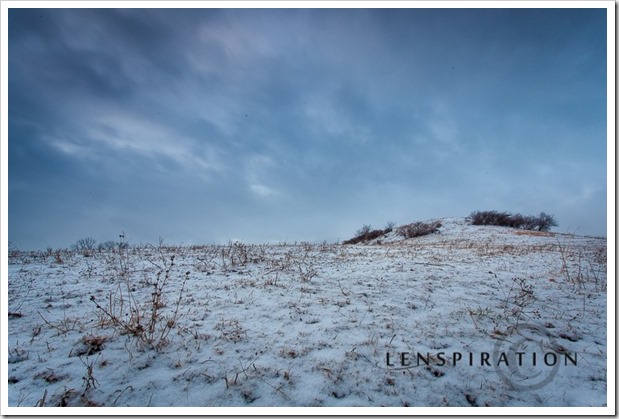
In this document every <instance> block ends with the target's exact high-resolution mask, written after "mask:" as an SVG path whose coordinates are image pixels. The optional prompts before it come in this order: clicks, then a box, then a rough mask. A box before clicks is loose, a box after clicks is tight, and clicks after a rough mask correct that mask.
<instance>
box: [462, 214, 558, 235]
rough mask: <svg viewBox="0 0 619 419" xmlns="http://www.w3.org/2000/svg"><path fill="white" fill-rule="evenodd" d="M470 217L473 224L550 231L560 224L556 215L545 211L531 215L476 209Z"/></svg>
mask: <svg viewBox="0 0 619 419" xmlns="http://www.w3.org/2000/svg"><path fill="white" fill-rule="evenodd" d="M469 219H470V220H471V224H473V225H495V226H502V227H511V228H519V229H522V230H534V231H549V230H550V229H551V228H552V227H556V226H558V225H559V224H557V221H556V220H555V218H554V216H552V215H549V214H546V213H545V212H541V213H540V214H539V215H538V216H531V215H522V214H510V213H508V212H499V211H474V212H472V213H471V215H469Z"/></svg>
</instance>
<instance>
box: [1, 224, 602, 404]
mask: <svg viewBox="0 0 619 419" xmlns="http://www.w3.org/2000/svg"><path fill="white" fill-rule="evenodd" d="M440 221H441V224H442V226H441V228H440V229H439V230H440V233H434V234H430V235H427V236H422V237H417V238H411V239H403V238H402V237H401V236H398V235H397V234H396V233H395V232H391V233H389V234H387V235H386V236H384V237H381V238H380V239H376V240H374V241H372V242H371V243H367V244H358V245H342V244H329V243H322V244H309V243H301V244H294V245H292V244H280V245H249V244H242V243H230V244H229V245H227V246H193V247H174V246H171V247H153V246H143V247H129V248H127V249H115V250H114V251H113V252H111V251H106V252H98V253H95V254H94V255H93V256H92V257H84V256H83V255H81V254H79V253H76V252H68V251H64V252H61V253H59V254H57V255H54V254H44V253H29V252H12V254H11V255H10V258H9V281H8V300H9V306H8V308H7V309H5V310H7V311H8V313H6V311H5V315H8V318H9V320H8V327H9V329H8V339H9V340H8V359H7V360H8V377H9V378H8V380H9V388H8V395H9V406H35V405H44V406H61V405H68V406H105V407H114V406H177V407H179V406H200V407H209V406H302V407H322V406H391V407H406V406H429V407H444V406H468V407H470V406H496V407H503V406H512V407H513V406H566V407H569V406H605V405H606V400H607V381H606V380H607V376H606V369H607V365H606V357H607V352H606V351H607V347H606V340H607V323H606V310H607V295H606V281H607V277H606V240H605V239H602V238H590V237H581V236H574V235H565V234H555V233H537V232H527V231H523V230H515V229H509V228H504V227H489V226H472V225H469V224H467V222H466V221H465V220H464V219H461V218H446V219H441V220H440ZM379 241H380V244H378V242H379ZM5 362H6V361H5Z"/></svg>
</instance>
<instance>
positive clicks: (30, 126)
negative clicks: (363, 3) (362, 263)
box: [8, 9, 606, 248]
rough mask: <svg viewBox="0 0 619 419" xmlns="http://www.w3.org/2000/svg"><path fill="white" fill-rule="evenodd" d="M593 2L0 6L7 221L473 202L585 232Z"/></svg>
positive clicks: (598, 182) (33, 231)
mask: <svg viewBox="0 0 619 419" xmlns="http://www.w3.org/2000/svg"><path fill="white" fill-rule="evenodd" d="M604 22H605V16H604V11H603V10H602V11H600V10H594V9H572V10H570V9H565V10H564V9H517V10H511V9H496V10H490V9H487V10H484V9H461V10H460V9H454V10H449V9H444V10H438V9H436V10H435V9H411V10H345V9H342V10H327V9H324V10H321V9H311V10H309V9H308V10H274V9H266V10H263V9H248V10H237V9H227V10H212V9H196V10H183V9H160V10H157V9H11V10H10V11H9V40H8V42H9V63H8V68H9V105H10V110H9V133H10V136H9V139H8V141H9V162H10V164H9V218H10V240H11V241H13V242H15V244H16V245H18V246H24V247H35V248H42V247H46V246H48V245H51V246H68V245H70V244H71V243H72V242H74V241H75V240H76V239H78V238H80V237H83V236H94V237H96V238H97V239H99V240H106V239H108V238H114V237H116V235H117V234H118V232H119V231H122V230H125V231H126V232H127V234H128V235H129V236H130V237H132V239H133V240H134V241H156V239H157V237H159V236H160V235H161V236H165V237H167V238H168V239H170V240H175V241H178V242H211V241H219V242H222V241H223V242H225V241H227V240H229V239H233V238H238V239H243V240H248V241H267V240H322V239H325V240H335V239H337V238H340V239H344V238H347V237H348V236H350V235H351V234H352V233H354V231H355V230H356V228H358V227H359V226H360V225H362V224H367V223H372V224H376V225H379V224H381V223H385V222H386V221H388V220H393V221H396V222H401V223H406V222H410V221H413V220H416V219H424V218H433V217H441V216H465V215H467V214H468V213H469V212H470V211H472V210H476V209H500V210H512V211H520V212H525V213H534V212H539V211H541V210H544V211H547V212H551V213H555V215H556V217H557V219H558V220H559V222H560V224H561V227H562V228H565V229H567V230H569V229H575V228H579V231H578V232H580V233H582V234H596V235H603V234H605V231H606V221H605V217H604V216H603V215H604V214H605V211H606V197H605V194H604V191H605V190H606V167H605V162H606V148H605V146H606V118H605V106H606V85H605V75H606V57H605V36H606V30H605V23H604ZM563 220H565V221H563Z"/></svg>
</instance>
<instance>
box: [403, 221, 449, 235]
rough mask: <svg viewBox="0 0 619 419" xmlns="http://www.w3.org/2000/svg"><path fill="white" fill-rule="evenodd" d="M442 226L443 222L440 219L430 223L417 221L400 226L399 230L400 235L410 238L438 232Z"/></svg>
mask: <svg viewBox="0 0 619 419" xmlns="http://www.w3.org/2000/svg"><path fill="white" fill-rule="evenodd" d="M441 226H442V224H441V222H440V221H433V222H429V223H424V222H421V221H417V222H414V223H411V224H407V225H404V226H401V227H398V229H397V232H398V234H399V235H400V236H403V237H404V238H407V239H410V238H413V237H420V236H426V235H428V234H432V233H436V232H438V229H439V228H440V227H441Z"/></svg>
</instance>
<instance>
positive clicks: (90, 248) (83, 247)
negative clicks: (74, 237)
mask: <svg viewBox="0 0 619 419" xmlns="http://www.w3.org/2000/svg"><path fill="white" fill-rule="evenodd" d="M96 244H97V241H96V240H95V239H93V238H92V237H84V238H83V239H79V240H78V241H76V242H75V244H74V245H73V249H74V250H75V251H77V252H80V253H81V254H82V255H84V256H86V257H90V256H92V255H93V254H94V252H95V245H96Z"/></svg>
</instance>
